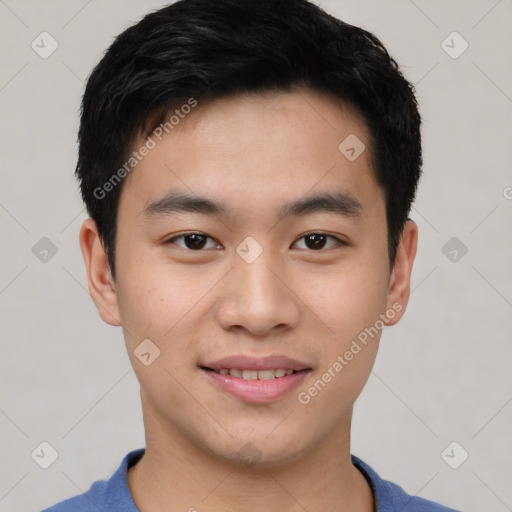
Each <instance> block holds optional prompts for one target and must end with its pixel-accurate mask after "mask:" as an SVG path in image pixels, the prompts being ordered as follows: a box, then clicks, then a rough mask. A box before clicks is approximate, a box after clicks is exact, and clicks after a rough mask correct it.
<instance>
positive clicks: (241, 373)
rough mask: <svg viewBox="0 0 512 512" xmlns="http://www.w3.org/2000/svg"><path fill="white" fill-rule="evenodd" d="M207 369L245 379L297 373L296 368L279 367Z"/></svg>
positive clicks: (280, 376)
mask: <svg viewBox="0 0 512 512" xmlns="http://www.w3.org/2000/svg"><path fill="white" fill-rule="evenodd" d="M205 370H207V371H208V370H209V371H212V372H215V373H218V374H220V375H231V376H232V377H236V378H238V379H245V380H256V379H258V380H271V379H279V378H282V377H284V376H286V375H292V374H293V373H296V372H295V371H294V370H291V369H284V368H278V369H276V370H242V369H238V368H221V369H220V370H213V369H211V368H205Z"/></svg>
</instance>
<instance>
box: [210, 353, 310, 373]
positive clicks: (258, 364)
mask: <svg viewBox="0 0 512 512" xmlns="http://www.w3.org/2000/svg"><path fill="white" fill-rule="evenodd" d="M201 366H202V367H203V368H210V369H211V370H221V369H223V368H227V369H231V368H236V369H239V370H277V369H284V370H294V371H296V372H299V371H301V370H308V369H310V367H309V366H308V365H307V364H305V363H302V362H300V361H297V360H296V359H292V358H290V357H286V356H281V355H270V356H265V357H252V356H248V355H246V354H240V355H233V356H228V357H223V358H222V359H217V360H216V361H212V362H209V363H206V364H203V365H201Z"/></svg>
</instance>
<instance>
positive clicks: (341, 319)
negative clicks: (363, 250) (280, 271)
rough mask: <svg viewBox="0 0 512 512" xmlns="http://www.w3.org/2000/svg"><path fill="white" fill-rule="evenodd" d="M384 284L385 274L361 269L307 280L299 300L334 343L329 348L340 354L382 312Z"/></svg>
mask: <svg viewBox="0 0 512 512" xmlns="http://www.w3.org/2000/svg"><path fill="white" fill-rule="evenodd" d="M387 282H388V281H387V277H386V274H385V272H380V271H374V272H371V271H369V270H368V267H367V266H361V267H359V268H350V269H347V270H346V271H344V270H340V271H337V272H335V273H333V272H330V273H329V275H327V274H326V275H325V276H317V278H316V279H314V280H308V282H307V283H306V282H304V284H303V285H302V288H301V296H302V297H305V300H304V302H305V303H306V304H307V305H308V307H309V309H310V310H311V311H312V313H313V316H314V317H315V318H316V319H317V320H318V323H319V326H321V328H322V331H323V333H325V335H327V336H328V337H329V338H331V339H333V340H337V342H334V344H331V343H330V344H329V345H332V348H333V349H336V350H341V349H343V348H344V346H345V345H347V344H350V340H352V339H355V338H356V337H357V336H358V334H359V333H360V332H362V331H364V329H366V328H369V327H371V326H372V325H374V324H375V322H376V320H378V318H379V315H380V314H381V313H383V312H384V311H385V308H386V298H387Z"/></svg>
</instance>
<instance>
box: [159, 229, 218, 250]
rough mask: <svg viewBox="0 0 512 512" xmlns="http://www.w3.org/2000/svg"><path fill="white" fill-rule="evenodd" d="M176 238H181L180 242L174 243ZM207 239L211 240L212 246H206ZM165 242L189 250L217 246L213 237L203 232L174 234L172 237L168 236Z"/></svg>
mask: <svg viewBox="0 0 512 512" xmlns="http://www.w3.org/2000/svg"><path fill="white" fill-rule="evenodd" d="M176 240H182V241H183V242H182V244H180V243H176ZM208 240H211V241H212V242H213V246H212V245H210V246H209V247H206V246H207V243H208ZM166 243H167V244H175V245H177V246H178V247H181V248H182V249H188V250H191V251H200V250H201V249H204V248H207V249H212V248H213V249H214V248H216V247H217V246H218V244H217V243H216V242H215V240H213V238H211V237H209V236H208V235H205V234H203V233H186V234H184V235H179V236H175V237H173V238H170V239H169V240H167V242H166Z"/></svg>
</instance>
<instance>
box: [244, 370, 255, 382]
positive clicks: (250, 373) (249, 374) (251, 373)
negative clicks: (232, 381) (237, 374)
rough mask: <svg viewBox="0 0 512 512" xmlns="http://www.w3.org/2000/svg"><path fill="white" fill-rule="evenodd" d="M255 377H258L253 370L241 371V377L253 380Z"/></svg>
mask: <svg viewBox="0 0 512 512" xmlns="http://www.w3.org/2000/svg"><path fill="white" fill-rule="evenodd" d="M257 378H258V372H257V371H255V370H243V371H242V379H245V380H254V379H257Z"/></svg>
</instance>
